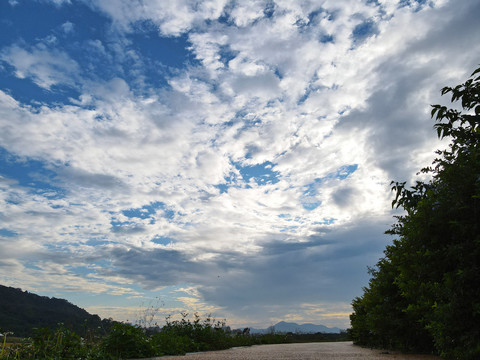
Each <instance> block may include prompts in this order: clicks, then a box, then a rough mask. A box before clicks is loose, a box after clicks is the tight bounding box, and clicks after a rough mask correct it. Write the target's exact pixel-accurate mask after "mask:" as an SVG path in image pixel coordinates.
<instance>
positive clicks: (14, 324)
mask: <svg viewBox="0 0 480 360" xmlns="http://www.w3.org/2000/svg"><path fill="white" fill-rule="evenodd" d="M59 323H63V324H64V326H65V327H67V328H69V329H71V330H73V331H75V332H76V333H77V334H79V335H81V336H83V335H84V334H85V331H86V329H98V328H99V327H100V329H102V328H104V329H107V328H109V327H110V326H111V323H112V321H111V320H101V319H100V317H99V316H98V315H92V314H89V313H88V312H87V311H85V310H84V309H81V308H79V307H78V306H76V305H73V304H71V303H70V302H68V301H67V300H64V299H57V298H49V297H47V296H39V295H36V294H32V293H29V292H28V291H22V290H21V289H16V288H13V287H8V286H3V285H0V332H4V331H11V332H13V333H14V334H15V335H16V336H22V337H23V336H30V335H32V333H33V329H34V328H41V327H47V326H48V327H51V328H52V329H53V328H56V327H57V326H58V324H59Z"/></svg>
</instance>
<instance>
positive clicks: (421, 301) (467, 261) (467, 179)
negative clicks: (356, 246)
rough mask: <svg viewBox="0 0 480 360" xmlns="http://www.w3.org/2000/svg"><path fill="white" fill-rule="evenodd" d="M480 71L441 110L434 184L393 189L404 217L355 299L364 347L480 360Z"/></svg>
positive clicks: (355, 329) (355, 334) (355, 327)
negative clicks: (446, 141) (441, 142)
mask: <svg viewBox="0 0 480 360" xmlns="http://www.w3.org/2000/svg"><path fill="white" fill-rule="evenodd" d="M479 75H480V68H478V69H477V70H475V71H474V73H473V74H472V76H471V78H470V79H468V80H467V81H466V82H465V83H464V84H461V85H458V86H456V87H454V88H451V87H445V88H443V89H442V95H443V94H447V93H450V94H451V95H452V98H451V99H452V102H456V101H460V102H461V104H460V107H461V108H462V111H459V110H458V109H457V108H453V109H448V108H447V107H446V106H440V105H434V106H433V109H432V117H434V118H435V119H436V121H437V123H436V124H435V128H436V130H437V134H438V136H439V137H440V138H443V137H447V138H450V139H451V143H450V145H449V148H448V149H447V150H443V151H438V152H437V154H438V155H439V157H438V158H437V159H436V160H435V161H434V163H433V166H432V167H427V168H425V169H423V170H422V172H424V173H427V174H430V175H431V177H432V180H431V181H429V182H428V183H423V182H417V184H416V185H415V186H413V187H412V188H411V189H407V188H406V187H405V183H394V185H393V190H395V191H396V198H395V200H394V201H393V205H397V207H398V206H400V207H402V208H403V209H404V210H405V215H403V216H399V217H397V220H398V221H397V223H396V224H395V225H394V226H393V227H392V229H391V230H390V231H388V233H390V234H393V235H396V236H397V237H398V238H397V239H396V240H394V242H393V244H392V245H390V246H388V247H387V249H386V250H385V257H384V258H382V259H380V260H379V262H378V263H377V266H376V268H374V269H371V270H370V271H371V275H372V278H371V280H370V282H369V285H368V287H366V288H365V289H364V290H365V291H364V294H363V295H362V296H361V297H357V298H356V299H354V300H353V303H352V305H353V310H354V313H353V314H352V315H351V317H350V318H351V324H352V328H351V336H352V338H353V340H354V341H355V342H356V343H358V344H362V345H368V346H377V347H384V348H396V349H401V350H407V351H425V352H432V351H433V352H435V353H437V354H439V355H441V356H442V357H444V358H447V359H462V360H467V359H471V360H476V359H480V76H479Z"/></svg>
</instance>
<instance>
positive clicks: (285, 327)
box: [250, 321, 342, 334]
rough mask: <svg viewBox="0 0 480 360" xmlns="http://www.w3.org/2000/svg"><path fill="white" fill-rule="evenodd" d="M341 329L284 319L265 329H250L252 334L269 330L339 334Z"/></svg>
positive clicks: (264, 332)
mask: <svg viewBox="0 0 480 360" xmlns="http://www.w3.org/2000/svg"><path fill="white" fill-rule="evenodd" d="M341 331H342V330H341V329H339V328H337V327H333V328H329V327H326V326H324V325H314V324H302V325H299V324H297V323H287V322H285V321H280V322H279V323H277V324H275V325H273V326H270V327H269V328H267V329H254V328H251V329H250V333H252V334H267V333H269V332H276V333H288V332H292V333H298V334H316V333H329V334H339V333H340V332H341Z"/></svg>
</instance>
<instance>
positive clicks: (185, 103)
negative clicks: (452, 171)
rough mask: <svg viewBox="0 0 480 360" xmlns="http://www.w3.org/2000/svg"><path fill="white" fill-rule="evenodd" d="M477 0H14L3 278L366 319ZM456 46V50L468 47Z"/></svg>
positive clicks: (3, 139) (180, 306)
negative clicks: (364, 304)
mask: <svg viewBox="0 0 480 360" xmlns="http://www.w3.org/2000/svg"><path fill="white" fill-rule="evenodd" d="M479 15H480V4H478V3H477V2H475V1H468V0H455V1H454V0H431V1H404V0H402V1H394V0H392V1H381V0H378V1H358V0H342V1H334V2H330V1H317V2H312V1H270V0H269V1H267V0H265V1H263V0H256V1H253V0H252V1H229V0H204V1H195V2H192V1H188V0H179V1H144V0H135V1H132V0H29V1H26V0H25V1H22V0H8V1H7V0H4V1H2V2H0V254H2V256H1V257H0V283H1V284H4V285H9V286H15V287H20V288H22V289H25V290H29V291H32V292H36V293H39V294H42V295H48V296H56V297H63V298H66V299H68V300H69V301H71V302H73V303H75V304H77V305H79V306H81V307H85V308H86V309H87V310H89V311H90V312H93V313H98V314H99V315H100V316H102V317H113V318H115V319H118V320H127V319H128V320H130V321H135V319H136V318H139V316H140V315H139V310H141V309H142V307H143V308H144V307H145V306H148V304H152V302H158V303H159V304H161V309H160V311H159V314H158V317H159V318H158V321H160V322H161V321H162V318H163V317H164V316H167V315H170V314H178V313H179V312H180V311H182V310H186V311H188V312H190V313H192V312H195V311H198V312H199V313H200V314H206V313H212V314H213V315H214V316H216V317H218V318H227V320H228V323H229V324H230V325H231V326H253V327H257V328H258V327H267V326H269V325H271V324H272V323H276V322H277V321H280V320H286V321H296V322H299V323H302V322H313V323H318V324H324V325H327V326H338V327H341V328H346V327H348V324H349V321H348V315H349V313H350V312H351V307H350V302H351V300H352V299H353V297H355V296H358V295H360V294H361V293H362V286H364V285H366V284H367V281H368V274H367V266H371V265H373V264H375V262H376V261H377V259H378V258H379V257H380V256H381V255H382V251H383V249H384V247H385V245H387V244H389V243H390V242H391V241H392V239H391V238H389V237H387V236H386V235H384V231H385V230H387V229H388V228H389V226H390V224H392V223H393V221H394V219H393V218H392V215H394V214H395V213H394V212H393V211H392V210H391V208H390V204H391V199H392V194H391V193H390V191H389V184H390V181H391V180H398V181H414V180H415V179H416V178H417V175H416V173H417V172H418V170H419V169H420V168H422V167H424V166H426V165H428V164H429V163H430V162H431V161H432V159H433V158H434V150H435V149H437V148H439V147H442V146H446V144H442V143H440V142H439V141H438V140H437V139H436V138H435V132H434V131H432V125H433V123H432V121H431V120H430V119H429V111H430V110H429V104H434V103H445V102H446V99H441V97H440V96H439V95H440V93H439V90H440V89H441V88H442V87H443V86H445V85H455V84H458V83H460V82H461V81H463V80H464V79H465V78H466V77H467V76H468V75H469V74H470V73H471V72H472V71H473V69H474V68H475V67H476V66H477V64H478V63H479V62H480V61H479V58H478V54H479V53H480V43H479V42H478V39H479V38H480V26H478V16H479ZM452 54H454V56H453V55H452Z"/></svg>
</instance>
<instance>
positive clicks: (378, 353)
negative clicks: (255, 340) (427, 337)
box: [153, 342, 440, 360]
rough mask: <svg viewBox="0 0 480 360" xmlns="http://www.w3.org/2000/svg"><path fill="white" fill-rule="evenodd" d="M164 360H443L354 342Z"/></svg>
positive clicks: (265, 347)
mask: <svg viewBox="0 0 480 360" xmlns="http://www.w3.org/2000/svg"><path fill="white" fill-rule="evenodd" d="M153 359H161V360H183V359H185V360H266V359H272V360H273V359H275V360H353V359H354V360H367V359H368V360H440V358H439V357H437V356H432V355H412V354H408V355H404V354H398V353H393V352H386V351H382V350H371V349H364V348H361V347H359V346H355V345H353V344H352V343H351V342H324V343H307V344H280V345H256V346H251V347H241V348H233V349H229V350H222V351H211V352H204V353H191V354H187V355H184V356H164V357H158V358H153Z"/></svg>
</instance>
